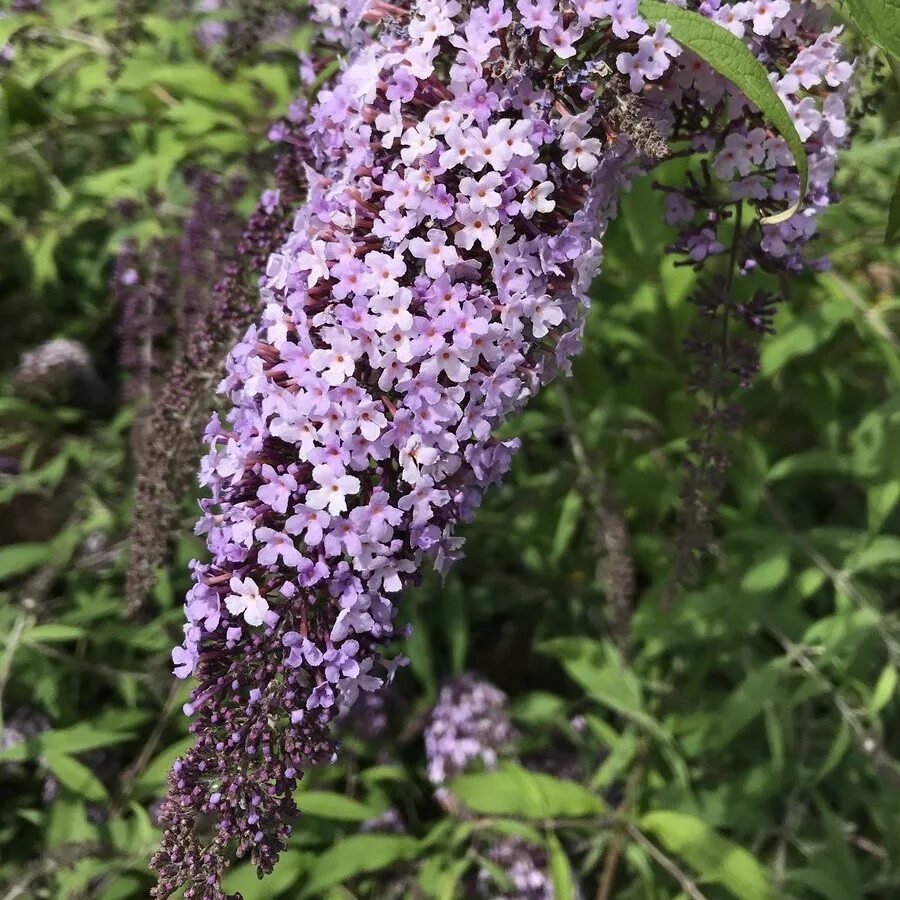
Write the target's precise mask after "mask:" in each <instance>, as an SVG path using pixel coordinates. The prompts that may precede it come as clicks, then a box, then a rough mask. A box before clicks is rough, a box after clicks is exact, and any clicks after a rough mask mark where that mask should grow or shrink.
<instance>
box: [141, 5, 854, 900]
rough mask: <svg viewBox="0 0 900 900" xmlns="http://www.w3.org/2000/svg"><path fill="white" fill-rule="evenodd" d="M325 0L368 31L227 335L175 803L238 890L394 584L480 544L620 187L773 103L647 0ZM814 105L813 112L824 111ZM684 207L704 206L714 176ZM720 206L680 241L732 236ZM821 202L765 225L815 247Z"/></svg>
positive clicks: (374, 666)
mask: <svg viewBox="0 0 900 900" xmlns="http://www.w3.org/2000/svg"><path fill="white" fill-rule="evenodd" d="M784 5H785V7H786V8H787V12H780V11H779V10H780V7H779V5H778V4H774V5H773V6H772V13H771V19H772V21H771V22H769V21H768V20H767V21H765V22H760V23H759V27H757V23H756V22H755V20H754V21H753V22H752V23H751V22H750V20H751V19H752V18H753V17H752V15H751V16H750V19H748V18H747V16H746V14H745V13H746V11H745V10H743V7H744V6H749V5H748V4H737V5H735V7H734V9H735V10H737V9H738V7H740V8H741V10H742V11H741V12H740V16H739V17H738V18H739V25H740V28H741V29H745V28H747V29H748V38H749V40H750V42H751V45H752V46H753V47H754V48H756V49H758V52H759V53H760V55H761V56H763V57H764V58H766V59H768V60H770V61H771V60H777V61H778V69H777V71H776V70H775V68H774V67H775V63H774V62H771V63H770V64H771V65H772V66H773V72H775V73H776V75H778V76H779V77H781V76H782V74H783V70H782V66H783V65H785V64H790V62H791V57H789V56H785V54H786V53H787V50H788V49H789V48H791V47H793V46H794V43H793V41H794V38H793V37H790V36H791V35H795V34H800V35H803V36H804V37H803V40H804V41H805V43H806V44H812V42H813V41H814V37H812V36H811V35H812V31H811V30H810V29H812V28H814V27H815V21H817V20H815V14H811V15H812V16H813V19H812V20H811V21H813V25H811V26H810V27H809V28H807V26H806V24H805V23H806V18H805V17H806V14H807V10H806V7H805V6H798V7H789V6H788V5H787V4H786V3H785V4H784ZM317 6H318V12H319V15H320V17H321V18H322V19H323V20H324V22H325V33H326V35H327V36H328V37H329V39H332V40H340V41H343V42H344V43H345V45H346V47H347V48H348V52H347V57H346V63H345V65H344V67H343V69H342V71H341V72H340V74H339V75H338V76H337V77H336V79H335V80H334V82H333V83H331V84H329V85H328V86H326V87H325V88H323V89H322V90H321V91H320V93H319V96H318V101H317V103H316V104H315V106H314V107H313V108H312V110H311V111H310V117H309V124H308V126H307V129H306V137H307V139H308V140H309V142H310V150H311V155H310V157H309V159H310V168H309V171H308V179H309V198H308V200H307V202H306V203H305V204H304V205H303V206H302V207H300V208H299V209H298V210H297V212H296V216H295V218H294V223H293V230H292V232H291V234H290V236H289V237H288V238H287V240H286V241H285V242H284V245H283V246H282V247H281V248H280V249H279V250H278V251H277V252H275V253H273V254H272V255H271V256H270V257H269V259H268V263H267V266H266V274H265V278H264V280H263V285H262V291H261V314H260V317H259V320H258V322H257V324H256V325H254V326H252V327H251V328H249V329H248V330H247V332H246V334H245V335H244V337H243V339H242V340H241V341H240V342H239V343H238V344H237V346H236V347H235V348H234V349H233V351H232V353H231V355H230V357H229V360H228V371H227V375H226V377H225V379H224V380H223V381H222V383H221V386H220V388H221V391H222V392H223V393H224V394H226V395H227V396H228V397H229V398H230V400H231V402H232V408H231V411H230V412H229V413H228V415H227V418H226V420H225V421H224V422H223V421H220V420H219V419H218V418H214V419H213V421H212V422H211V423H210V425H209V427H208V428H207V432H206V440H207V444H208V446H209V452H208V454H207V456H206V458H205V459H204V462H203V465H202V469H201V482H202V483H203V484H204V485H205V486H207V488H208V489H209V491H210V492H211V498H210V499H209V500H206V501H204V502H203V509H204V516H203V518H202V520H201V522H200V524H199V526H198V531H199V532H200V533H203V534H205V535H206V538H207V544H208V547H209V551H210V554H211V560H210V561H209V562H195V563H194V565H193V574H194V581H195V584H194V587H193V588H192V589H191V591H190V593H189V595H188V598H187V603H186V610H187V617H188V623H187V625H186V626H185V642H184V645H183V646H181V647H179V648H177V649H176V650H175V652H174V661H175V664H176V672H177V674H178V675H180V676H182V677H186V676H188V675H190V674H192V673H193V674H194V675H195V676H196V678H197V679H198V681H199V684H198V686H197V687H196V689H195V691H194V694H193V699H192V701H191V703H190V708H189V710H188V711H189V713H191V714H192V715H193V717H194V721H193V725H192V729H193V731H194V733H195V734H196V735H197V744H196V747H195V748H194V749H193V750H191V751H189V752H188V754H187V755H186V756H185V757H184V758H183V759H182V760H180V761H179V763H178V764H177V765H176V767H175V771H174V772H173V775H172V779H171V789H170V795H169V799H168V801H167V804H166V807H165V809H164V812H163V821H164V823H165V824H166V826H167V828H168V831H167V835H166V838H165V843H164V846H163V848H162V850H161V851H160V853H159V854H158V855H157V857H156V859H155V865H156V866H157V868H158V869H159V870H160V872H161V883H160V886H159V888H158V889H157V896H160V897H162V896H167V895H168V894H169V893H170V892H171V891H172V890H173V889H174V888H175V887H176V886H177V885H179V884H182V883H185V882H186V883H187V884H188V885H189V892H188V897H190V898H198V897H203V898H219V897H222V896H223V894H222V891H221V888H220V886H219V878H220V875H221V873H222V871H223V869H224V867H225V865H226V863H227V862H228V860H229V859H230V858H233V857H234V856H244V855H249V856H250V857H251V859H252V860H253V861H254V862H255V863H257V864H258V865H259V866H260V869H261V871H267V870H268V869H270V868H271V866H272V865H273V864H274V861H275V858H276V856H277V853H278V851H279V849H280V848H281V847H282V846H283V845H284V843H285V841H286V839H287V836H288V834H289V830H290V825H289V822H290V819H291V817H292V816H293V815H294V813H295V807H294V804H293V801H292V799H291V792H292V791H293V789H294V787H295V786H296V782H297V779H298V778H299V777H300V774H301V772H302V770H303V769H305V768H306V767H307V766H309V765H312V764H316V763H319V762H321V761H323V760H326V759H328V758H329V756H330V754H331V752H332V749H331V745H330V741H329V737H328V724H329V721H330V719H331V718H332V717H333V716H334V714H335V713H336V712H337V711H338V710H339V709H342V708H346V707H348V706H350V705H352V704H353V703H354V701H355V700H356V698H357V697H358V696H359V694H360V692H371V691H375V690H377V689H378V688H379V687H380V686H381V685H382V684H383V683H384V681H385V680H387V679H389V678H390V676H391V672H392V663H391V662H389V661H386V660H384V659H383V658H382V656H381V654H380V650H379V648H380V647H382V646H384V644H385V642H386V641H387V640H388V639H389V638H391V637H392V635H393V634H394V619H395V612H396V608H395V603H396V599H397V597H398V596H399V594H400V592H401V591H402V589H403V588H404V587H405V586H406V585H407V584H409V583H410V582H412V581H413V580H414V579H415V578H416V577H417V576H418V573H419V571H420V569H421V567H422V566H423V564H424V563H425V561H426V560H430V561H432V562H433V563H434V565H435V566H436V567H437V568H438V569H440V570H444V569H445V568H446V567H447V566H448V565H449V564H450V563H451V562H452V561H453V559H454V558H455V557H456V556H458V555H459V548H460V541H459V539H458V538H457V537H456V528H457V526H458V525H459V524H460V523H462V522H465V521H467V520H468V519H470V518H471V517H472V515H473V514H474V512H475V510H476V508H477V506H478V504H479V502H480V499H481V495H482V493H483V491H484V489H485V488H486V487H487V486H488V485H489V484H491V483H492V482H494V481H496V480H497V479H498V478H499V477H500V476H501V475H502V474H503V473H504V471H505V470H506V468H507V466H508V464H509V459H510V456H511V454H512V453H513V451H514V450H515V448H516V442H515V441H498V440H496V439H495V438H494V437H493V432H494V430H495V429H496V427H497V426H498V425H500V424H501V423H502V422H503V421H504V420H505V419H506V418H507V417H508V416H509V415H510V414H512V413H513V412H515V411H516V410H519V409H521V407H522V406H523V405H524V404H525V403H526V402H527V401H528V400H529V399H530V398H531V397H533V396H534V394H535V393H536V392H537V390H538V389H539V388H540V386H541V384H543V383H544V382H546V381H547V380H548V379H550V378H551V377H552V376H553V375H554V374H555V373H557V372H558V371H559V370H560V369H565V368H566V367H567V365H568V360H569V358H570V357H571V356H572V355H573V354H574V353H576V352H577V350H578V348H579V346H580V342H581V332H582V324H583V318H584V313H585V310H586V308H587V303H588V300H587V289H588V286H589V284H590V281H591V279H592V277H593V275H594V273H595V271H596V269H597V267H598V265H599V263H600V260H601V244H600V238H601V237H602V235H603V233H604V230H605V227H606V223H607V221H608V219H609V218H610V216H611V215H612V214H613V212H614V209H615V198H616V196H617V193H618V191H619V189H620V188H621V187H622V186H623V185H624V184H625V183H626V180H627V178H628V177H630V176H631V175H632V174H635V173H637V172H638V171H639V170H640V168H641V167H646V166H649V165H650V164H652V163H653V162H655V161H656V159H654V158H651V157H659V156H661V155H662V154H663V153H664V152H665V150H666V146H667V142H668V143H671V142H672V140H673V139H678V140H679V141H684V140H687V141H690V140H691V139H694V140H695V141H696V146H697V147H699V148H700V150H699V151H698V152H700V153H707V154H710V153H711V154H712V158H713V159H716V158H717V156H716V154H717V150H718V148H717V147H716V137H715V134H716V131H715V129H717V128H718V129H722V128H723V127H724V128H725V130H726V131H727V132H728V133H738V132H740V133H744V131H746V129H745V127H744V126H745V124H746V123H747V122H754V123H755V122H756V120H757V119H758V117H757V116H755V114H753V113H752V112H749V111H747V110H746V105H745V104H742V103H741V101H740V98H739V97H738V95H737V92H736V90H735V89H733V88H732V87H730V86H729V85H728V84H726V83H725V82H724V81H721V80H720V79H719V78H718V76H716V75H715V74H714V73H713V72H712V71H711V70H710V69H709V68H708V67H706V66H705V65H703V64H701V63H698V62H697V60H695V59H690V58H689V57H688V54H686V53H682V52H681V49H680V48H679V47H678V46H677V45H676V44H675V43H674V42H673V41H671V40H670V39H669V37H668V33H667V29H666V27H665V25H659V26H657V28H656V29H655V30H652V29H650V28H649V27H648V25H647V23H646V22H644V21H643V20H642V19H641V18H640V16H639V15H638V14H637V3H636V0H576V2H572V3H564V4H562V3H553V2H550V0H518V2H517V3H514V4H505V3H504V2H502V0H490V2H489V3H486V4H479V3H473V4H462V3H459V2H456V0H444V2H440V0H429V2H425V0H421V2H418V3H416V4H414V5H412V6H408V5H407V4H406V3H403V2H398V3H388V2H382V0H371V2H368V3H357V2H354V3H351V4H346V5H344V4H339V3H328V2H322V3H319V4H318V5H317ZM707 7H708V8H707ZM704 11H705V12H706V13H707V14H709V15H713V16H714V17H716V16H720V15H721V14H722V13H723V10H722V9H721V8H720V7H719V5H718V4H717V3H709V4H707V5H706V7H704ZM741 17H743V18H741ZM745 23H746V24H745ZM749 28H755V29H756V30H755V33H754V34H752V35H750V34H749ZM771 42H776V43H777V46H778V48H779V52H778V53H777V54H776V53H771V52H770V49H771V48H770V44H771ZM823 52H825V51H824V50H823ZM827 52H829V53H830V52H831V51H830V50H828V51H827ZM832 78H833V80H837V79H839V78H841V75H840V74H838V73H833V75H832ZM823 87H824V85H823ZM785 90H786V91H787V90H788V88H785ZM810 102H811V103H812V104H813V106H814V107H815V110H818V105H817V103H816V101H814V100H811V101H810ZM805 103H806V101H805V100H804V101H802V103H801V104H800V106H798V110H797V117H798V118H802V119H803V120H804V121H806V122H808V127H809V128H810V129H811V130H810V132H809V138H810V140H813V137H814V136H820V135H821V128H822V127H823V126H822V123H823V122H824V118H823V117H822V114H820V113H819V112H817V111H814V110H812V109H807V107H806V106H803V104H805ZM800 107H802V109H801V108H800ZM723 117H724V120H723ZM817 117H818V118H817ZM688 122H691V123H693V125H694V127H695V129H696V131H697V134H696V135H687V134H685V133H684V126H685V123H688ZM747 140H748V141H750V136H749V131H748V132H747ZM756 140H757V137H754V138H753V141H756ZM758 140H759V141H762V142H763V144H762V149H758V148H757V147H756V144H755V143H754V144H753V147H752V148H750V149H748V150H746V153H747V154H749V156H748V159H749V162H748V163H747V164H746V165H745V163H744V159H743V157H741V162H740V165H739V166H738V167H737V170H738V171H740V172H742V173H743V174H746V177H747V178H754V179H756V180H755V181H754V182H753V185H757V184H758V186H759V187H758V190H757V188H755V187H754V188H753V190H751V189H750V187H749V186H747V188H746V192H747V195H748V196H750V197H751V198H752V197H755V196H756V194H755V193H754V191H756V193H762V195H763V196H764V197H765V198H771V196H772V195H771V191H772V190H773V189H774V188H773V187H772V186H773V184H774V183H776V182H777V181H779V180H780V181H781V182H782V183H783V190H784V191H785V196H789V195H790V192H791V189H792V188H791V185H792V184H793V183H794V182H792V180H791V179H792V168H791V166H792V162H791V158H790V154H789V153H788V152H787V148H786V145H785V144H784V142H783V141H782V140H781V139H780V138H778V137H776V136H774V135H770V134H768V133H766V134H765V135H764V137H759V138H758ZM816 140H818V137H816ZM821 145H822V147H823V150H822V152H823V153H825V150H824V147H825V142H824V139H823V141H822V143H821ZM735 152H738V150H736V151H735ZM740 152H744V151H740ZM829 152H831V151H829ZM832 155H833V154H832ZM826 156H827V154H826ZM814 165H816V162H815V161H814ZM829 165H830V157H829V158H827V159H823V161H822V162H821V166H822V167H823V169H828V166H829ZM722 168H723V169H724V168H727V167H726V166H725V164H724V163H723V164H722ZM745 168H746V173H744V169H745ZM731 174H733V172H726V173H725V176H726V177H727V176H729V175H731ZM743 174H742V177H743ZM822 177H823V178H824V177H825V176H824V174H823V176H822ZM823 190H824V188H823ZM818 198H819V195H818V194H817V195H816V198H814V201H813V205H812V206H811V207H810V210H811V212H810V211H809V210H807V211H804V213H803V215H802V217H801V221H802V222H811V221H812V220H813V219H814V215H815V213H816V212H817V210H818ZM758 202H759V203H761V204H765V203H766V202H768V199H765V200H759V201H758ZM678 209H679V211H680V213H681V215H682V216H683V217H685V219H686V220H687V219H692V218H693V216H694V212H695V207H693V206H691V200H690V198H685V197H681V196H679V198H678ZM697 209H698V210H699V207H697ZM698 214H702V211H699V212H698ZM717 227H718V221H717V220H714V221H711V222H708V223H707V224H706V225H704V226H703V227H702V228H698V229H697V230H696V234H694V235H692V236H690V237H686V238H685V241H687V240H694V243H695V245H696V249H695V253H696V254H700V253H701V244H702V253H703V254H704V255H705V256H710V255H714V254H715V253H717V252H718V250H717V238H716V228H717ZM811 228H812V226H811V225H808V224H807V225H804V226H802V227H798V228H796V229H794V230H792V231H790V233H787V232H785V231H783V230H781V227H779V230H777V231H775V232H772V231H766V232H764V233H763V235H764V236H763V239H762V240H761V241H760V242H759V243H758V246H757V249H758V250H759V252H760V253H761V254H763V255H765V258H766V259H767V260H773V259H774V260H777V259H782V260H786V261H789V262H790V263H791V264H792V263H793V260H794V259H795V255H796V253H797V247H798V244H799V243H800V242H801V240H802V239H804V238H805V237H806V236H807V235H808V234H809V233H811Z"/></svg>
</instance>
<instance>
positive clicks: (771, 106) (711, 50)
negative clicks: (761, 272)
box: [639, 0, 886, 225]
mask: <svg viewBox="0 0 900 900" xmlns="http://www.w3.org/2000/svg"><path fill="white" fill-rule="evenodd" d="M882 2H886V0H882ZM639 8H640V12H641V15H642V16H643V17H644V18H645V19H646V20H647V21H648V22H650V23H651V24H656V23H657V22H660V21H663V20H664V21H666V22H668V24H669V27H670V28H671V29H672V37H673V38H674V39H675V40H676V41H678V43H680V44H683V45H684V46H685V47H687V48H688V50H692V51H693V52H694V53H696V54H697V56H699V57H700V58H701V59H702V60H703V61H704V62H706V63H708V64H709V65H710V66H712V67H713V68H714V69H715V70H716V71H717V72H718V73H719V74H720V75H722V76H724V77H725V78H727V79H728V80H729V81H730V82H732V83H733V84H734V85H735V86H736V87H738V88H740V90H741V91H742V92H743V93H744V96H746V98H747V99H748V100H749V101H750V102H751V103H753V104H754V105H755V106H757V107H758V108H759V111H760V112H761V113H762V114H763V115H764V116H765V117H766V119H768V120H769V122H771V123H772V125H774V126H775V127H776V128H777V129H778V131H779V132H780V133H781V136H782V137H783V138H784V139H785V141H786V142H787V145H788V147H790V149H791V153H793V154H794V162H795V164H796V166H797V173H798V174H799V176H800V196H799V197H798V198H797V202H796V203H795V204H794V205H793V206H792V207H791V208H790V209H787V210H785V211H784V212H781V213H778V214H777V215H774V216H767V217H766V218H764V219H761V221H762V222H763V223H764V224H767V225H776V224H778V223H779V222H784V221H785V220H787V219H789V218H790V217H791V216H792V215H794V213H795V212H797V210H798V209H799V208H800V205H801V203H802V202H803V198H804V197H805V195H806V185H807V182H808V181H809V164H808V162H807V159H806V149H805V147H804V146H803V141H802V140H800V135H799V134H797V129H796V128H795V127H794V122H793V120H792V119H791V116H790V114H789V113H788V111H787V108H786V107H785V105H784V103H782V101H781V98H780V97H779V96H778V94H777V93H776V92H775V89H774V88H773V87H772V84H771V83H770V81H769V77H768V74H767V72H766V69H765V67H764V66H763V65H762V63H760V62H759V61H758V60H757V59H756V58H755V57H754V56H753V54H752V53H751V52H750V50H749V49H748V48H747V45H746V44H745V43H744V42H743V41H742V40H741V39H740V38H738V37H735V36H734V35H733V34H732V33H731V32H730V31H728V29H726V28H724V27H723V26H721V25H717V24H716V23H715V22H712V21H710V20H709V19H707V18H705V17H704V16H701V15H700V14H699V13H695V12H691V11H690V10H687V9H681V8H679V7H677V6H670V5H669V4H666V3H661V2H659V0H640V4H639Z"/></svg>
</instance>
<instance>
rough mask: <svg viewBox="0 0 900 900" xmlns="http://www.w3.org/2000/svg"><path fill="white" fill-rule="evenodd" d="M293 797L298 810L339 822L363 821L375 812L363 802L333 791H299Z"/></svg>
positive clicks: (371, 816)
mask: <svg viewBox="0 0 900 900" xmlns="http://www.w3.org/2000/svg"><path fill="white" fill-rule="evenodd" d="M294 799H295V800H296V801H297V806H299V807H300V812H301V813H305V814H306V815H309V816H318V817H319V818H322V819H337V820H339V821H341V822H365V821H366V820H368V819H371V818H373V817H374V816H375V814H376V812H375V810H373V809H372V808H371V807H370V806H366V804H365V803H360V802H359V800H354V799H353V798H352V797H345V796H344V795H343V794H336V793H334V792H333V791H300V792H299V793H298V794H297V795H296V796H295V797H294Z"/></svg>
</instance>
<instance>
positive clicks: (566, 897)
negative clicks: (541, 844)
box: [547, 832, 575, 900]
mask: <svg viewBox="0 0 900 900" xmlns="http://www.w3.org/2000/svg"><path fill="white" fill-rule="evenodd" d="M547 851H548V856H549V863H550V865H549V869H550V880H551V881H552V882H553V898H554V900H575V884H574V882H573V881H572V867H571V866H570V865H569V858H568V857H567V856H566V851H565V850H563V846H562V844H561V843H560V842H559V838H558V837H557V836H556V835H555V834H553V833H552V832H551V833H550V834H548V835H547Z"/></svg>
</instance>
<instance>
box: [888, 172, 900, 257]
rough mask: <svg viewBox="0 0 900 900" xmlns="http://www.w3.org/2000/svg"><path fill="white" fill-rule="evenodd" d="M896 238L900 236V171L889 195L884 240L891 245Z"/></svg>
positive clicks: (895, 241) (894, 242)
mask: <svg viewBox="0 0 900 900" xmlns="http://www.w3.org/2000/svg"><path fill="white" fill-rule="evenodd" d="M897 238H900V172H898V173H897V183H896V184H895V185H894V193H893V194H892V195H891V205H890V208H889V209H888V223H887V230H886V231H885V233H884V242H885V243H886V244H889V245H893V244H896V243H897Z"/></svg>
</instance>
